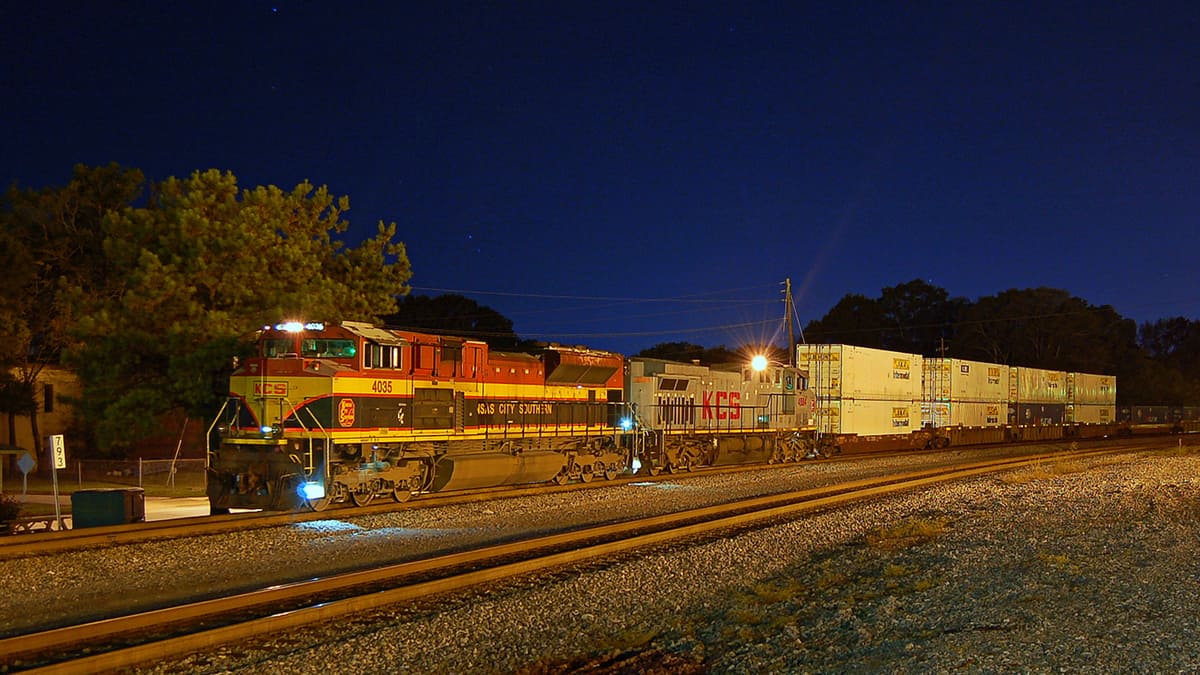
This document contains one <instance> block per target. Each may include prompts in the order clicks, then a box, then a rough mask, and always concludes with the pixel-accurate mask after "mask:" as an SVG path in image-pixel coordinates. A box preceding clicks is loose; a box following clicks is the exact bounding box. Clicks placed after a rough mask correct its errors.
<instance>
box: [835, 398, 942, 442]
mask: <svg viewBox="0 0 1200 675" xmlns="http://www.w3.org/2000/svg"><path fill="white" fill-rule="evenodd" d="M813 421H814V423H815V424H816V427H817V430H818V431H820V432H821V433H825V434H858V435H859V436H885V435H890V434H908V433H911V432H913V431H916V430H918V429H920V428H921V403H920V401H912V400H904V401H882V400H874V399H850V398H844V399H820V400H818V402H817V410H816V413H815V417H814V420H813Z"/></svg>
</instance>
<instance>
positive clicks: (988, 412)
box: [921, 401, 1008, 427]
mask: <svg viewBox="0 0 1200 675" xmlns="http://www.w3.org/2000/svg"><path fill="white" fill-rule="evenodd" d="M921 422H922V424H924V425H925V426H934V427H999V426H1004V425H1006V424H1008V403H1007V402H1005V401H996V402H979V401H934V402H933V403H928V402H927V403H923V404H922V405H921Z"/></svg>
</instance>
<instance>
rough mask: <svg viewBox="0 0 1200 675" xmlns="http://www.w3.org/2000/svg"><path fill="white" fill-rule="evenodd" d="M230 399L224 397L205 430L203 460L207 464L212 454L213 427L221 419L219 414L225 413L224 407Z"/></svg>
mask: <svg viewBox="0 0 1200 675" xmlns="http://www.w3.org/2000/svg"><path fill="white" fill-rule="evenodd" d="M230 400H232V399H229V398H226V399H225V402H224V403H222V404H221V409H220V410H218V411H217V414H216V416H214V417H213V421H212V424H210V425H208V431H207V432H205V434H204V462H205V464H208V463H209V462H210V460H211V458H212V455H213V448H212V432H213V429H215V428H216V426H217V423H218V422H220V421H221V415H223V414H224V413H225V408H227V407H228V406H229V401H230Z"/></svg>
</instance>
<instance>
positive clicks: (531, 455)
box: [432, 452, 567, 492]
mask: <svg viewBox="0 0 1200 675" xmlns="http://www.w3.org/2000/svg"><path fill="white" fill-rule="evenodd" d="M566 459H567V458H566V457H565V456H564V455H561V454H559V453H557V452H523V453H521V454H518V455H509V454H499V453H497V454H486V455H462V456H447V457H443V458H442V459H441V460H440V461H439V462H438V463H437V474H436V476H435V478H434V481H433V487H432V489H433V491H435V492H440V491H442V490H472V489H475V488H484V487H495V486H498V485H520V484H523V483H544V482H546V481H549V480H551V479H552V478H554V477H555V476H557V475H558V473H559V472H560V471H562V469H563V467H564V466H565V464H566Z"/></svg>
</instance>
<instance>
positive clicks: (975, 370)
mask: <svg viewBox="0 0 1200 675" xmlns="http://www.w3.org/2000/svg"><path fill="white" fill-rule="evenodd" d="M1008 370H1009V368H1008V366H1001V365H999V364H995V363H983V362H981V361H967V360H966V359H944V358H927V359H925V363H924V365H923V366H922V371H923V373H924V376H925V398H926V399H927V400H931V401H977V402H1002V401H1007V400H1008V386H1009V382H1008V380H1009V374H1008Z"/></svg>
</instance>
